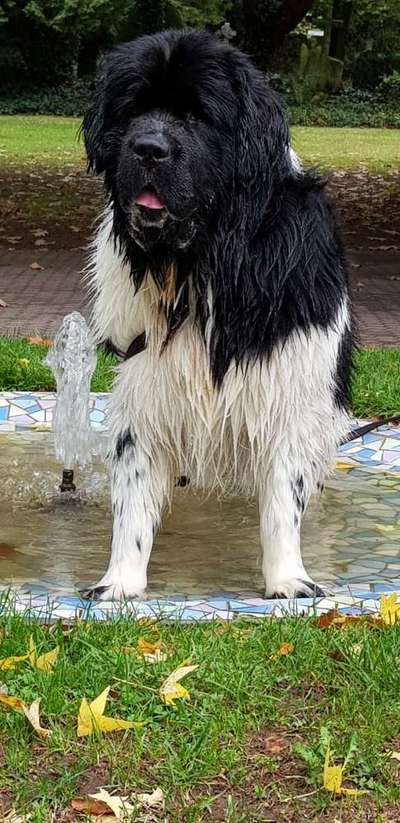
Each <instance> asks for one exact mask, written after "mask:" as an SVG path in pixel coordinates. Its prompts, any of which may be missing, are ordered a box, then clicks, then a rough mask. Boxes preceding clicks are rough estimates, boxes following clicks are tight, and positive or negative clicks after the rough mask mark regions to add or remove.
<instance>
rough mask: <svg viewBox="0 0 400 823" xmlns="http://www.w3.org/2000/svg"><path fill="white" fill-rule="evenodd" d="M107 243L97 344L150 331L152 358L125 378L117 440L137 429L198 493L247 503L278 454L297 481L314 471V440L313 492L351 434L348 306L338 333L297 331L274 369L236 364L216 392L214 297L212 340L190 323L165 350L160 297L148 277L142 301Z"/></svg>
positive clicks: (101, 243)
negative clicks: (345, 408) (303, 471)
mask: <svg viewBox="0 0 400 823" xmlns="http://www.w3.org/2000/svg"><path fill="white" fill-rule="evenodd" d="M108 237H109V231H108V230H107V224H105V225H104V226H103V228H102V230H101V231H100V233H99V235H98V239H97V246H96V251H95V255H94V259H93V270H92V274H91V279H92V287H93V290H94V292H95V304H94V314H93V321H94V327H95V331H96V335H97V338H98V339H99V340H100V339H101V340H104V339H107V338H110V339H111V340H112V342H113V343H114V345H116V346H117V347H118V348H120V349H123V350H126V349H127V348H128V346H129V344H130V343H131V342H132V339H133V338H134V337H135V336H136V335H138V334H141V333H142V332H143V331H145V333H146V341H147V347H146V349H145V350H144V351H142V352H141V353H139V354H137V355H136V356H134V357H133V358H131V359H130V360H128V361H126V362H125V363H123V364H122V365H121V366H119V368H118V374H117V379H116V385H115V390H114V392H113V396H112V400H111V404H110V425H111V427H112V428H113V429H114V430H115V433H116V434H117V433H118V432H119V431H121V428H122V429H123V428H124V427H126V428H127V429H128V428H132V429H133V430H134V431H135V432H136V433H137V434H138V436H139V438H140V441H141V443H142V444H143V446H144V448H145V449H148V451H149V454H151V456H152V458H153V459H155V460H157V459H160V456H161V455H163V456H164V458H165V457H166V459H167V460H168V461H169V462H170V464H171V473H172V474H174V473H180V474H188V475H189V476H190V479H191V482H192V483H193V484H194V485H197V486H199V487H201V488H213V487H217V488H219V489H221V490H223V491H224V492H227V491H235V492H238V491H239V492H243V493H246V494H253V493H254V491H255V489H256V488H257V487H258V486H259V485H260V474H262V475H263V476H265V475H266V474H267V473H268V468H269V465H270V462H271V460H272V459H273V458H274V456H276V454H277V453H278V452H279V453H280V454H281V456H282V459H283V460H284V461H285V462H287V461H290V463H291V464H292V465H293V471H294V472H295V471H296V465H299V466H300V465H303V464H304V462H306V463H307V461H304V460H303V450H304V451H306V450H307V449H308V448H309V440H310V437H311V436H312V438H313V439H314V440H315V446H316V448H315V452H316V455H317V457H316V461H315V464H314V466H313V467H310V469H309V471H310V472H311V474H312V476H310V478H305V482H307V481H308V482H309V483H310V485H311V486H313V487H314V486H315V484H316V482H317V481H318V480H319V479H320V476H321V475H322V474H323V473H324V472H325V470H326V467H327V464H329V462H330V460H331V459H333V456H334V443H335V438H332V427H333V428H334V429H335V431H336V432H337V438H339V437H340V436H341V434H342V432H343V431H344V430H345V429H346V426H347V421H346V419H345V415H344V414H343V412H339V411H338V409H337V408H336V407H335V404H334V401H333V381H334V372H335V368H336V361H337V350H338V344H339V340H340V337H341V335H342V332H343V328H344V326H345V324H346V322H347V308H346V306H345V305H343V307H342V309H341V311H340V314H339V316H338V317H337V320H336V323H335V325H334V326H332V328H328V329H327V330H321V329H318V328H313V329H311V331H310V332H308V333H307V334H304V333H302V332H300V331H297V332H296V333H295V334H293V335H292V336H291V337H290V338H289V339H288V340H287V341H286V343H285V346H278V347H276V349H275V350H274V351H273V353H272V356H271V357H270V358H269V359H268V361H266V360H265V361H257V362H255V363H254V362H253V363H251V362H250V363H248V364H247V366H240V367H239V368H236V366H235V364H232V365H231V367H230V368H229V370H228V372H227V374H226V376H225V378H224V381H223V384H222V386H221V388H220V389H216V388H215V386H214V385H213V382H212V380H211V376H210V369H209V356H208V341H209V337H210V333H211V328H212V323H213V314H212V294H211V292H209V295H208V308H209V320H208V325H207V328H206V334H205V340H204V338H203V336H202V335H201V333H200V331H199V330H198V328H197V326H196V324H195V322H194V320H193V319H192V315H191V314H189V317H188V318H187V319H186V321H185V322H184V323H183V325H182V326H181V327H180V328H179V330H178V331H177V333H176V334H175V336H174V337H173V338H172V339H171V340H170V342H169V343H168V345H167V346H166V347H165V348H163V342H164V340H165V335H166V322H165V316H164V314H163V312H160V310H159V306H160V292H159V290H158V288H157V287H156V286H155V285H154V283H153V281H152V279H151V277H148V278H146V281H145V282H144V283H143V285H142V287H141V288H140V290H139V292H138V293H137V294H136V295H135V292H134V287H133V285H132V282H131V279H130V275H129V269H128V267H127V266H126V265H124V263H123V261H122V260H121V258H120V256H119V255H118V253H117V252H116V251H115V249H114V245H113V242H112V241H109V239H108ZM171 275H172V273H171ZM168 288H169V289H171V288H172V287H171V284H169V286H168ZM172 297H173V294H172V292H170V291H167V292H166V293H165V295H164V298H165V300H167V301H168V300H170V299H171V298H172ZM117 430H118V431H117ZM155 450H156V451H158V453H157V454H155V453H154V452H155ZM318 455H321V458H320V459H318Z"/></svg>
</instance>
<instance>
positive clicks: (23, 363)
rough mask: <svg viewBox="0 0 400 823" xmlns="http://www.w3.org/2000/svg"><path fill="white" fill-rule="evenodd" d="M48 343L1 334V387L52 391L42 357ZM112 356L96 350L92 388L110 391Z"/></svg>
mask: <svg viewBox="0 0 400 823" xmlns="http://www.w3.org/2000/svg"><path fill="white" fill-rule="evenodd" d="M47 352H48V347H47V346H45V345H34V344H32V343H28V341H27V340H26V339H24V338H20V339H15V340H14V339H10V338H8V337H0V391H12V390H16V391H39V390H42V391H53V390H54V388H55V383H54V378H53V375H52V373H51V371H50V369H49V368H48V367H47V366H45V364H44V359H45V357H46V355H47ZM114 363H115V360H114V358H113V357H112V356H110V355H107V354H105V353H104V352H103V351H101V350H99V351H98V354H97V366H96V370H95V372H94V374H93V377H92V384H91V389H92V391H97V392H104V391H109V389H110V387H111V383H112V375H113V367H114Z"/></svg>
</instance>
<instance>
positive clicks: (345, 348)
mask: <svg viewBox="0 0 400 823" xmlns="http://www.w3.org/2000/svg"><path fill="white" fill-rule="evenodd" d="M354 348H355V347H354V341H353V334H352V332H351V330H349V329H346V330H345V332H344V334H343V336H342V339H341V341H340V345H339V351H338V359H337V364H336V372H335V403H336V405H337V406H338V407H339V408H344V409H346V408H348V407H349V404H350V389H351V374H352V368H353V352H354Z"/></svg>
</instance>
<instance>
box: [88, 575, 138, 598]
mask: <svg viewBox="0 0 400 823" xmlns="http://www.w3.org/2000/svg"><path fill="white" fill-rule="evenodd" d="M146 584H147V581H146V579H145V578H143V576H142V575H141V576H140V577H136V576H135V577H134V576H132V572H131V574H130V575H129V573H128V574H126V575H121V574H119V575H114V574H110V573H109V572H107V574H105V575H104V577H103V578H102V579H101V580H100V582H99V583H97V584H96V585H95V586H91V587H89V588H87V589H84V590H83V591H81V595H82V597H84V598H85V599H86V600H116V601H119V602H124V601H125V600H137V599H139V598H143V597H144V594H145V591H146Z"/></svg>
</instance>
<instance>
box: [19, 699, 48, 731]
mask: <svg viewBox="0 0 400 823" xmlns="http://www.w3.org/2000/svg"><path fill="white" fill-rule="evenodd" d="M39 705H40V700H34V701H33V703H31V705H30V706H29V707H28V706H25V703H23V704H22V711H23V713H24V715H25V717H26V718H27V719H28V720H29V722H30V724H31V725H32V726H33V728H34V729H35V732H36V734H37V735H39V737H41V738H42V739H44V740H45V739H46V738H47V737H50V735H51V731H50V729H44V728H43V726H41V725H40V718H39Z"/></svg>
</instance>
